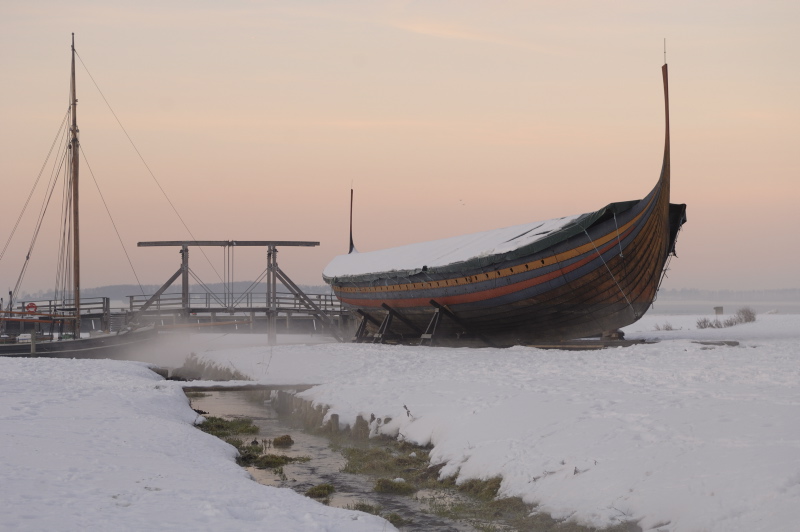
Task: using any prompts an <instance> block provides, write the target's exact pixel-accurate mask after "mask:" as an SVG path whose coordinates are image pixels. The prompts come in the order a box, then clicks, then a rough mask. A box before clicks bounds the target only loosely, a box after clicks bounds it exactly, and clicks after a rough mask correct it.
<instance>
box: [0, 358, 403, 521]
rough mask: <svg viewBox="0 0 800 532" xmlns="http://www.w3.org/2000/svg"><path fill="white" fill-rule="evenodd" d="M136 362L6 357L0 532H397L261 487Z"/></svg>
mask: <svg viewBox="0 0 800 532" xmlns="http://www.w3.org/2000/svg"><path fill="white" fill-rule="evenodd" d="M196 418H197V414H195V412H194V411H192V410H191V408H189V405H188V401H187V399H186V396H185V395H184V394H183V392H182V390H181V388H180V387H179V386H177V384H176V383H172V382H167V381H163V380H161V378H160V377H158V376H157V375H156V374H155V373H153V372H151V371H149V370H148V369H147V367H146V366H145V365H143V364H138V363H132V362H113V361H107V360H106V361H94V360H58V359H8V358H0V448H1V449H2V453H0V500H2V503H0V529H2V530H15V531H16V530H59V531H72V530H75V531H78V530H80V531H84V530H137V531H138V530H220V531H225V530H267V529H269V530H287V531H289V530H303V531H306V530H315V531H348V532H349V531H352V530H359V531H365V532H366V531H375V530H394V528H393V527H392V526H391V525H390V524H388V523H387V522H386V521H384V520H383V519H380V518H377V517H374V516H371V515H367V514H364V513H360V512H350V511H346V510H340V509H336V508H329V507H327V506H323V505H322V504H319V503H316V502H314V501H312V500H310V499H308V498H306V497H303V496H301V495H298V494H296V493H294V492H293V491H291V490H286V489H277V488H272V487H268V486H262V485H260V484H257V483H256V482H254V481H252V480H251V479H250V478H249V476H248V474H247V472H246V471H244V470H243V469H242V468H240V467H239V466H238V465H236V463H235V462H234V457H235V453H236V451H235V450H234V448H233V447H231V446H230V445H228V444H226V443H224V442H222V441H221V440H219V439H218V438H215V437H213V436H209V435H207V434H205V433H202V432H200V431H199V430H197V429H196V428H194V427H193V423H194V421H195V420H196Z"/></svg>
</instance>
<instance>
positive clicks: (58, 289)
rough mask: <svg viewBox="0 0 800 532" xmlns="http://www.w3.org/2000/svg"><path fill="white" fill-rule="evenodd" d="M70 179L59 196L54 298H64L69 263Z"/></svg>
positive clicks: (65, 182) (65, 181) (66, 180)
mask: <svg viewBox="0 0 800 532" xmlns="http://www.w3.org/2000/svg"><path fill="white" fill-rule="evenodd" d="M66 173H69V172H68V170H65V174H66ZM70 185H71V180H69V179H65V180H64V186H63V191H62V193H61V194H62V196H61V225H60V228H61V238H59V241H58V255H57V256H58V261H57V263H56V281H55V290H54V291H55V296H56V299H58V298H59V297H61V296H62V295H63V297H64V299H66V293H67V278H68V274H67V268H68V267H69V265H70V264H71V262H70V261H69V256H68V255H69V252H68V250H69V249H71V246H69V235H68V230H69V216H70V213H71V212H72V210H71V209H70V206H71V204H72V201H71V200H72V195H71V194H70V193H69V191H70Z"/></svg>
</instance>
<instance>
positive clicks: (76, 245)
mask: <svg viewBox="0 0 800 532" xmlns="http://www.w3.org/2000/svg"><path fill="white" fill-rule="evenodd" d="M70 87H71V95H70V99H71V101H72V104H71V105H72V127H71V129H70V131H71V133H72V139H71V140H70V149H71V151H72V154H71V155H72V158H71V161H70V162H71V167H72V172H71V173H72V176H71V179H72V185H71V188H72V290H73V297H74V300H75V329H74V333H75V338H80V334H81V260H80V259H81V257H80V232H79V227H80V225H79V223H78V222H79V218H78V216H79V209H78V159H79V153H78V151H79V149H80V142H79V141H78V117H77V108H78V97H77V93H76V88H75V34H74V33H73V34H72V78H71V85H70Z"/></svg>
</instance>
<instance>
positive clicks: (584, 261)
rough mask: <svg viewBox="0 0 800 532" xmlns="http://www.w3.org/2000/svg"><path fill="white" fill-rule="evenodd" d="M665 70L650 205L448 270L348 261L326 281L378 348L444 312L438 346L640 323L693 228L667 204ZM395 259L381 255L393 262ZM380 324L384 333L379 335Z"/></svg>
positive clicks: (573, 225)
mask: <svg viewBox="0 0 800 532" xmlns="http://www.w3.org/2000/svg"><path fill="white" fill-rule="evenodd" d="M662 71H663V80H664V96H665V111H666V117H667V118H666V136H665V145H664V160H663V165H662V170H661V175H660V177H659V180H658V182H657V183H656V185H655V187H654V188H653V189H652V191H651V192H650V193H649V194H648V195H647V196H646V197H645V198H644V199H642V200H637V201H628V202H621V203H612V204H609V205H607V206H606V207H604V208H602V209H600V210H598V211H596V212H593V213H587V214H584V215H581V216H579V217H575V218H572V219H564V220H565V222H564V223H563V224H562V225H560V226H558V225H557V226H556V228H555V229H553V230H548V231H544V232H542V233H540V234H541V235H543V236H541V237H540V238H539V239H538V240H533V241H530V242H529V243H526V244H525V245H521V246H520V247H518V248H509V246H508V245H507V244H508V242H510V240H509V241H505V242H501V247H502V246H505V247H502V252H501V253H495V254H488V255H485V254H484V255H481V254H479V255H476V256H475V257H473V258H469V259H467V260H459V261H456V262H453V263H450V264H441V263H437V264H436V265H435V266H433V267H431V266H429V265H427V264H426V263H423V264H420V265H419V267H415V268H412V269H410V268H408V267H403V268H400V267H398V268H396V269H393V270H390V271H387V270H386V269H385V268H384V269H383V270H382V271H383V273H372V272H365V268H364V267H363V265H364V264H366V263H369V262H370V261H372V262H376V260H375V258H376V256H377V255H373V254H371V253H363V254H358V253H351V254H350V255H343V256H341V257H337V258H336V259H334V261H333V262H332V263H331V265H329V267H328V268H326V272H325V280H326V281H327V282H328V283H330V284H331V286H332V287H333V289H334V292H335V293H336V295H337V297H339V299H340V300H341V301H342V303H343V304H345V305H347V306H349V307H350V308H353V309H357V310H358V311H359V312H360V313H361V315H362V316H365V317H364V325H365V329H366V331H367V332H368V333H369V334H371V335H373V337H375V338H378V337H377V336H375V333H379V335H378V336H380V338H379V339H380V340H386V339H394V340H396V341H414V339H416V340H417V341H418V340H419V339H420V338H423V339H424V338H427V336H426V335H425V333H426V332H427V333H430V332H431V327H432V326H433V325H434V320H433V317H434V315H435V313H437V312H439V313H440V314H445V316H441V317H440V318H439V320H438V322H437V323H435V326H436V329H435V336H436V343H438V344H440V345H480V344H483V345H487V344H488V345H496V346H510V345H518V344H531V343H537V342H542V341H559V340H567V339H574V338H582V337H588V336H596V335H601V334H603V333H608V332H611V331H615V330H617V329H619V328H620V327H624V326H626V325H630V324H631V323H633V322H635V321H636V320H638V319H639V318H641V317H642V316H643V315H644V313H645V312H646V311H647V309H648V308H649V307H650V305H651V304H652V302H653V300H654V299H655V297H656V292H657V290H658V287H659V284H660V281H661V278H662V273H663V272H664V271H665V267H666V265H667V263H668V260H669V257H670V255H671V254H674V250H675V241H676V238H677V234H678V232H679V230H680V228H681V226H682V225H683V223H685V221H686V206H685V205H676V204H671V203H670V202H669V193H670V152H669V149H670V146H669V104H668V92H667V68H666V65H664V67H663V69H662ZM550 222H552V221H550ZM551 225H552V224H551ZM487 234H488V233H487ZM523 236H524V233H523V234H521V235H519V237H523ZM515 238H518V237H515ZM528 238H530V237H528ZM511 240H513V238H512V239H511ZM498 242H499V241H498ZM428 247H429V248H430V249H434V248H436V246H435V245H434V246H428ZM408 248H409V250H410V251H413V248H412V246H409V247H408ZM391 251H392V250H384V251H383V252H373V253H374V254H380V253H383V254H384V256H391V255H388V253H391ZM371 255H372V256H371ZM401 255H402V254H396V256H398V257H399V256H401ZM378 258H380V257H378ZM359 262H360V264H359ZM377 262H378V263H379V262H380V261H377ZM348 268H351V271H352V272H353V273H349V272H348V271H347V269H348ZM438 308H443V309H442V310H438V311H437V309H438ZM389 313H392V314H393V317H396V318H397V319H394V320H392V321H391V329H390V330H389V329H388V328H387V327H386V326H385V325H386V323H385V322H384V320H385V318H386V316H387V314H389ZM382 323H383V324H384V329H386V330H385V331H380V328H381V327H380V325H381V324H382ZM389 332H390V333H391V334H386V335H384V334H383V333H389Z"/></svg>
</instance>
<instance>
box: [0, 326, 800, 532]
mask: <svg viewBox="0 0 800 532" xmlns="http://www.w3.org/2000/svg"><path fill="white" fill-rule="evenodd" d="M696 319H697V317H696V316H694V317H692V316H650V315H648V316H645V318H643V319H642V320H641V321H640V322H638V323H637V324H635V325H633V326H631V327H629V328H628V329H627V330H626V332H627V335H628V338H647V339H653V340H655V339H658V340H660V342H658V343H656V344H648V345H638V346H633V347H628V348H618V349H608V350H604V351H590V352H566V351H542V350H536V349H532V348H521V347H520V348H511V349H505V350H497V349H446V348H414V347H390V346H380V345H378V346H374V345H363V344H361V345H352V344H321V345H286V346H280V347H274V348H270V347H262V346H260V345H258V344H259V343H260V342H259V340H262V341H263V337H261V338H259V336H257V335H241V336H228V337H223V336H212V335H198V336H196V337H194V339H193V340H192V342H193V344H192V346H191V350H192V351H194V352H196V353H197V354H198V356H199V357H200V358H202V359H205V360H208V361H211V362H214V363H216V364H218V365H220V366H226V367H232V368H235V369H237V370H238V371H240V372H242V373H244V374H246V375H248V376H249V377H250V378H252V379H253V380H256V381H260V382H264V383H275V384H303V383H305V384H316V385H317V386H314V387H313V388H311V389H309V390H307V391H305V392H303V393H302V395H303V396H304V397H306V398H308V399H310V400H313V401H316V402H318V403H323V404H326V405H330V406H331V410H330V412H331V413H334V412H335V413H338V414H339V416H340V423H348V422H349V423H352V422H353V421H355V418H356V416H358V415H359V414H361V415H364V416H366V417H367V419H369V415H370V414H375V415H376V416H378V417H380V418H382V419H383V418H385V417H391V418H392V421H391V422H389V423H384V424H382V425H381V426H380V427H378V426H377V424H373V430H374V431H376V432H377V431H380V432H383V433H388V434H391V435H396V436H397V437H399V438H404V439H406V440H410V441H412V442H415V443H418V444H427V443H431V444H433V446H434V448H433V451H432V453H431V457H432V460H433V461H434V462H435V463H445V464H446V465H445V467H444V469H443V470H442V473H443V474H445V475H450V474H456V475H458V477H459V479H462V480H463V479H467V478H473V477H478V478H489V477H493V476H496V475H502V476H503V483H502V487H501V490H502V494H503V495H519V496H522V497H523V498H524V499H525V500H526V501H528V502H531V503H538V504H539V508H540V509H541V510H543V511H547V512H549V513H552V514H553V515H554V516H556V517H560V518H570V519H574V520H577V521H580V522H583V523H587V524H596V525H607V524H611V523H614V522H617V521H619V520H636V521H638V522H639V524H640V526H642V527H643V528H644V529H645V530H664V531H667V530H668V531H673V532H677V531H701V530H702V531H755V530H770V531H775V530H795V529H796V516H797V508H800V423H798V418H800V363H798V362H800V315H759V316H758V321H757V322H755V323H751V324H744V325H738V326H736V327H733V328H728V329H721V330H708V329H706V330H697V329H696V327H695V321H696ZM667 322H669V323H670V324H671V326H672V327H673V329H674V330H672V331H655V325H656V324H658V325H660V326H663V325H665V324H666V323H667ZM698 340H699V341H715V340H735V341H738V342H740V344H739V346H736V347H726V346H713V345H703V344H699V343H694V341H698ZM193 384H197V383H193ZM177 386H178V385H177V384H176V383H170V382H166V381H159V380H157V378H156V377H155V376H154V375H151V374H150V373H148V372H147V371H146V370H145V368H144V367H143V366H142V365H140V364H136V363H118V362H108V361H100V362H93V361H74V360H73V361H59V360H47V359H39V360H0V419H1V420H2V424H1V425H0V427H2V428H1V429H0V444H1V445H2V449H3V453H1V454H0V486H2V488H0V489H1V490H2V503H0V509H1V511H0V528H6V529H44V528H49V529H58V530H65V529H67V530H77V529H85V528H96V529H100V528H103V526H101V525H100V524H98V523H101V522H103V523H111V524H112V525H115V526H113V528H123V529H124V528H127V529H131V530H133V529H168V528H172V529H212V528H213V529H219V530H250V529H254V528H258V526H259V525H262V526H263V524H265V523H270V524H274V525H275V526H274V527H272V528H270V529H274V530H278V529H281V530H317V529H318V530H383V529H384V527H385V529H391V526H390V525H388V524H387V523H386V522H385V521H382V520H379V519H377V518H373V517H370V516H366V515H365V514H358V513H353V512H345V511H343V510H335V509H331V508H326V507H324V506H321V505H318V504H316V503H314V502H312V501H310V500H308V499H305V498H303V497H301V496H298V495H296V494H294V493H291V492H288V491H281V490H277V489H271V488H268V487H264V486H259V485H257V484H255V483H254V482H252V481H250V480H248V479H247V476H246V474H245V473H244V472H243V471H242V470H241V469H239V468H238V466H236V464H235V463H234V461H233V452H234V451H233V449H232V448H230V447H228V446H226V445H225V444H223V443H222V442H221V441H219V440H216V439H215V438H212V437H210V436H207V435H205V434H202V433H200V432H199V431H197V430H196V429H194V428H193V427H192V426H191V425H192V422H193V421H194V413H193V412H192V411H191V410H190V409H189V408H188V405H187V403H186V399H185V398H184V397H183V396H182V395H181V393H180V390H179V389H178V388H177ZM406 408H407V409H408V413H407V412H406ZM354 519H355V520H354ZM250 525H252V526H250ZM315 527H316V528H315Z"/></svg>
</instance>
